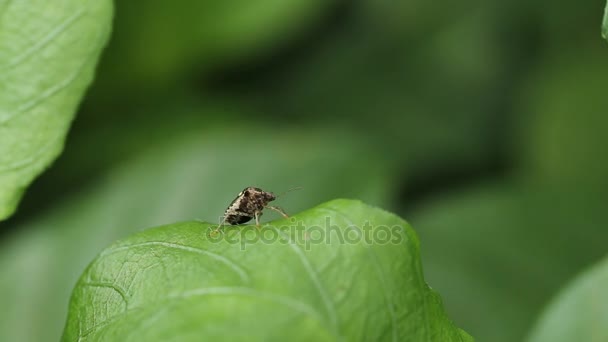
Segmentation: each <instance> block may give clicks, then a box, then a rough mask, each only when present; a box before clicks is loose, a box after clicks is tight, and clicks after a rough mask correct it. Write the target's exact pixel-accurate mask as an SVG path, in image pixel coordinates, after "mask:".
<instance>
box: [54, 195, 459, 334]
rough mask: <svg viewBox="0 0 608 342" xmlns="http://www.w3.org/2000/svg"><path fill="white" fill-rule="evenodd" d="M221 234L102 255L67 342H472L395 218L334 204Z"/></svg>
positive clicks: (83, 281) (75, 300)
mask: <svg viewBox="0 0 608 342" xmlns="http://www.w3.org/2000/svg"><path fill="white" fill-rule="evenodd" d="M216 226H217V224H207V223H200V222H185V223H176V224H172V225H168V226H164V227H159V228H156V229H150V230H147V231H144V232H142V233H139V234H136V235H133V236H131V237H129V238H127V239H125V240H122V241H120V242H118V243H116V244H114V245H112V246H111V247H109V248H108V249H106V250H104V251H103V252H102V253H101V254H100V255H99V256H98V257H97V258H96V259H95V260H94V261H93V263H92V264H91V265H90V266H89V267H88V268H87V270H86V271H85V273H84V274H83V276H82V277H81V278H80V280H79V282H78V284H77V285H76V288H75V289H74V293H73V296H72V300H71V303H70V311H69V314H68V321H67V326H66V330H65V333H64V336H63V340H64V341H75V340H79V341H104V340H108V341H135V340H138V341H166V340H179V341H201V340H214V341H215V340H225V341H234V340H237V339H243V338H245V337H246V338H247V340H248V341H286V340H297V341H313V340H314V341H341V340H348V341H380V340H391V341H429V342H430V341H441V342H447V341H463V340H470V337H468V336H467V335H466V334H464V333H462V332H461V330H459V329H458V328H456V327H455V326H454V325H453V324H452V322H451V321H449V319H448V318H447V316H445V314H444V313H443V309H442V307H441V300H440V298H439V296H438V295H437V294H436V293H434V292H433V291H432V290H431V289H430V288H429V287H428V286H427V285H426V283H425V282H424V279H423V275H422V266H421V264H420V256H419V248H418V245H419V242H418V238H417V237H416V235H415V233H414V231H413V230H412V229H411V228H410V227H409V226H408V225H407V223H406V222H404V221H403V220H401V219H400V218H398V217H397V216H395V215H393V214H390V213H388V212H385V211H383V210H380V209H376V208H372V207H369V206H367V205H364V204H362V203H361V202H358V201H353V200H334V201H331V202H327V203H325V204H322V205H320V206H317V207H315V208H313V209H311V210H308V211H305V212H303V213H300V214H298V215H295V216H293V217H292V218H290V219H282V220H280V221H274V222H273V224H272V225H264V226H263V227H262V228H261V229H262V230H261V232H259V234H260V235H259V234H258V232H257V229H256V228H255V226H240V227H226V231H225V234H224V235H220V236H216V237H208V236H209V235H208V233H209V230H211V229H214V228H215V227H216ZM298 226H299V227H300V228H299V229H298ZM381 226H382V227H385V228H386V229H381ZM380 229H381V230H382V231H384V232H385V235H384V237H379V235H378V234H377V231H378V230H380ZM250 233H253V234H250ZM328 234H333V236H331V235H328ZM328 237H330V241H327V238H328ZM347 241H348V242H347ZM461 333H462V335H461Z"/></svg>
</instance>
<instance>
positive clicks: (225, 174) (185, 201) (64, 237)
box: [0, 118, 390, 341]
mask: <svg viewBox="0 0 608 342" xmlns="http://www.w3.org/2000/svg"><path fill="white" fill-rule="evenodd" d="M174 120H176V119H175V118H174ZM187 122H188V121H186V122H182V124H181V125H182V126H183V125H185V124H187ZM174 125H175V126H172V127H173V128H174V129H176V132H174V134H175V135H168V134H166V133H164V134H162V135H159V138H158V139H150V140H144V141H145V142H146V143H147V144H148V145H149V146H148V151H147V152H146V151H145V150H144V152H141V151H139V152H138V154H139V155H138V156H137V157H134V158H131V160H129V161H128V162H124V163H123V164H122V165H121V166H120V167H118V168H115V169H113V170H111V171H110V172H109V173H108V174H105V175H104V176H102V177H99V180H98V182H96V183H95V184H94V185H93V186H90V187H89V188H87V189H86V190H82V191H81V192H80V193H79V194H78V195H76V196H73V197H72V198H68V199H66V200H65V201H63V202H61V203H58V204H57V205H55V206H54V207H53V210H51V211H49V212H48V213H47V214H45V215H41V216H40V217H38V218H36V219H35V220H29V221H28V222H27V223H26V224H24V225H21V226H19V227H17V230H18V234H16V235H15V236H13V237H11V238H9V239H3V240H2V241H1V242H0V243H1V244H0V269H1V270H2V277H1V278H0V302H1V303H2V305H3V310H1V311H0V341H43V340H48V339H54V340H57V339H58V338H59V336H60V333H61V329H62V327H63V326H64V325H65V318H66V314H67V303H68V301H69V296H70V292H71V290H72V288H73V286H74V284H75V282H76V280H77V279H78V277H79V275H80V274H81V273H82V271H83V269H84V268H85V267H86V265H87V264H88V263H89V262H90V260H92V259H93V257H94V256H95V255H97V254H98V253H99V251H101V250H102V249H103V248H104V247H105V246H107V245H109V244H110V243H112V242H114V241H115V240H116V239H119V238H122V237H125V236H127V235H129V234H131V233H134V232H136V231H138V230H140V229H144V228H147V227H152V226H157V225H161V224H166V223H170V222H176V221H180V220H185V219H194V218H201V219H204V220H206V221H210V222H213V221H216V220H219V217H220V216H221V215H222V213H223V211H224V209H225V207H226V206H227V205H228V204H229V203H230V201H231V200H232V199H233V198H234V196H236V194H237V193H238V192H239V191H240V190H242V188H244V187H246V186H249V185H258V186H260V187H262V188H264V189H268V190H271V191H276V192H277V193H280V192H282V191H284V190H287V189H288V188H290V187H293V186H296V185H299V186H302V187H303V189H302V190H300V191H297V192H293V193H290V194H289V195H286V196H284V197H282V198H281V199H280V200H277V205H280V206H282V207H283V208H285V210H286V211H287V212H288V213H295V212H297V211H299V210H303V209H305V208H309V207H312V206H314V205H316V204H318V203H319V201H326V200H330V199H332V198H335V197H337V196H340V195H345V196H351V197H357V198H362V199H365V200H366V201H368V202H371V203H374V204H378V205H386V203H387V202H388V198H387V194H386V192H385V190H384V189H386V188H387V185H386V184H385V182H390V175H388V174H387V166H386V164H385V163H384V162H383V161H382V160H378V159H376V157H375V156H374V155H373V154H372V153H371V152H370V151H367V150H366V148H365V147H364V146H362V145H360V144H359V143H358V142H357V140H356V139H355V137H351V136H347V135H346V136H345V135H342V136H338V135H336V134H331V135H330V134H329V133H327V134H321V133H320V132H316V133H311V132H299V131H284V132H282V133H277V132H270V131H267V130H265V129H263V128H261V127H259V128H256V129H252V128H251V127H249V128H248V129H237V128H231V129H228V128H225V129H223V130H220V129H219V128H218V129H217V131H220V132H223V133H222V134H218V133H213V131H215V130H214V129H212V130H211V131H210V132H207V133H202V132H201V131H200V130H197V131H196V132H195V133H192V132H190V133H186V132H185V131H183V130H182V131H179V130H177V128H176V127H178V126H180V125H178V124H176V123H174ZM168 127H171V126H165V128H168ZM148 132H151V131H148ZM228 132H230V134H226V133H228ZM251 132H255V135H256V137H257V138H256V139H254V140H252V139H250V134H251ZM141 133H142V134H143V135H144V136H145V137H146V138H148V139H149V138H151V137H156V136H157V135H156V134H152V133H149V134H146V133H145V132H141ZM224 134H226V135H224ZM137 136H138V135H136V137H137ZM176 136H177V137H176ZM313 136H314V137H315V138H314V139H313V140H310V139H311V137H313ZM277 139H279V141H281V143H280V144H277V143H276V142H277ZM306 139H308V140H309V141H310V143H308V144H302V141H305V140H306ZM125 145H127V144H125ZM88 146H89V147H92V146H95V145H93V144H92V145H88ZM243 146H247V147H248V151H252V152H257V153H243ZM355 146H358V147H357V148H355V149H352V148H353V147H355ZM336 156H339V158H336ZM97 157H100V155H99V154H98V155H97ZM361 158H364V159H365V160H367V161H369V163H365V164H363V165H359V167H357V168H356V169H355V168H352V167H351V166H352V165H355V164H357V163H358V161H360V159H361ZM336 179H340V180H341V182H339V183H338V182H336ZM360 179H368V180H369V181H368V182H363V183H361V182H359V180H360ZM311 194H314V196H313V195H311ZM272 217H273V216H272V213H267V214H266V215H265V216H264V217H263V219H266V218H272ZM218 222H219V221H218ZM24 270H27V272H24Z"/></svg>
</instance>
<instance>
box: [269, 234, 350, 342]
mask: <svg viewBox="0 0 608 342" xmlns="http://www.w3.org/2000/svg"><path fill="white" fill-rule="evenodd" d="M271 227H272V228H273V229H274V230H276V231H277V233H278V234H280V235H282V236H283V237H284V238H286V239H287V240H288V241H289V246H290V248H291V249H292V250H293V251H294V252H295V253H296V255H297V256H298V258H299V259H300V262H301V263H302V265H303V266H304V269H305V270H306V272H307V273H308V276H309V277H310V279H311V280H312V282H313V284H314V285H315V287H316V289H317V291H318V292H319V295H320V296H321V300H323V304H324V305H325V309H326V310H327V314H328V316H329V320H330V322H331V326H332V328H333V331H334V334H336V336H337V337H338V338H339V339H341V336H340V331H339V327H338V319H337V315H336V309H335V307H334V305H333V303H332V302H331V300H330V298H329V295H328V293H327V290H326V289H325V287H324V286H323V284H322V283H321V281H320V280H319V277H318V276H317V273H316V272H315V270H314V268H313V267H312V264H311V263H310V261H309V260H308V258H307V257H306V254H305V253H304V252H302V249H301V248H300V246H298V245H297V244H295V243H294V242H293V240H292V239H291V237H290V236H288V235H287V234H285V233H284V232H282V231H281V230H279V229H278V228H276V227H274V226H271Z"/></svg>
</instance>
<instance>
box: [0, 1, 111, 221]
mask: <svg viewBox="0 0 608 342" xmlns="http://www.w3.org/2000/svg"><path fill="white" fill-rule="evenodd" d="M0 13H1V14H2V15H1V16H0V220H2V219H5V218H7V217H8V216H10V215H11V214H12V213H13V212H14V210H15V208H16V207H17V204H18V202H19V199H20V197H21V195H22V193H23V192H24V191H25V188H26V187H27V186H28V185H29V184H30V183H31V182H32V180H33V179H34V178H35V177H36V176H37V175H38V174H39V173H41V172H42V171H43V170H44V169H45V168H46V167H47V166H48V165H49V164H50V163H51V162H52V161H53V160H54V159H55V158H56V157H57V155H58V154H59V153H60V152H61V149H62V147H63V141H64V139H65V136H66V134H67V131H68V128H69V126H70V122H71V121H72V117H73V116H74V112H75V111H76V107H77V105H78V103H79V102H80V100H81V97H82V95H83V93H84V91H85V89H86V87H87V86H88V85H89V83H90V82H91V80H92V78H93V71H94V68H95V65H96V63H97V59H98V57H99V54H100V52H101V49H102V48H103V46H104V45H105V42H106V40H107V38H108V34H109V32H110V23H111V17H112V2H111V1H110V0H103V1H88V2H84V3H83V2H82V1H79V0H61V1H53V2H49V1H43V0H27V1H1V2H0Z"/></svg>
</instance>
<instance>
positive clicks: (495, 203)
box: [409, 184, 608, 342]
mask: <svg viewBox="0 0 608 342" xmlns="http://www.w3.org/2000/svg"><path fill="white" fill-rule="evenodd" d="M605 203H606V201H605V197H594V196H592V195H590V194H589V193H587V192H581V193H574V192H560V191H558V190H555V191H553V192H540V191H537V189H527V188H525V187H522V186H518V185H517V184H502V185H498V186H497V185H492V184H486V185H485V186H484V187H481V188H477V189H471V190H467V191H466V192H465V193H455V194H452V195H449V196H446V197H444V198H442V199H440V200H437V201H436V202H435V203H429V204H427V205H426V206H424V207H418V208H416V210H415V211H413V212H412V213H411V214H409V215H410V216H411V219H410V221H411V222H412V224H413V225H414V226H415V227H418V230H417V231H418V233H419V235H420V239H421V241H423V242H424V244H423V248H422V260H423V265H424V267H425V275H426V279H427V280H428V282H429V284H432V285H433V288H434V289H436V290H437V291H438V292H439V293H441V294H442V297H443V299H444V302H445V307H446V311H447V312H448V314H449V315H450V317H453V318H454V321H455V322H456V324H458V325H459V326H461V327H462V328H463V329H465V330H466V331H467V332H469V333H471V334H472V335H473V336H475V337H476V338H477V339H479V340H480V341H493V342H512V341H522V340H523V338H524V337H525V334H527V333H528V331H529V329H530V327H531V324H532V323H533V321H534V319H535V317H537V315H538V313H539V312H540V311H541V310H542V308H543V307H544V305H545V304H546V302H547V301H548V300H550V298H551V297H552V295H553V294H555V293H556V292H557V291H558V290H559V288H560V287H561V286H562V285H563V284H564V282H566V281H568V280H569V279H571V277H573V276H574V275H575V274H577V273H578V272H579V271H580V270H581V268H584V267H587V266H588V265H590V264H592V263H594V262H596V261H597V260H599V259H600V258H602V257H603V256H604V255H605V253H606V244H605V241H606V240H608V230H606V225H607V224H608V219H607V218H606V215H605V211H606V208H605V207H606V205H605ZM488 313H491V314H488Z"/></svg>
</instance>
